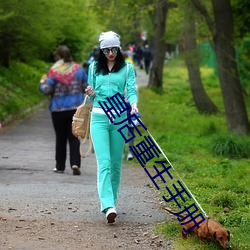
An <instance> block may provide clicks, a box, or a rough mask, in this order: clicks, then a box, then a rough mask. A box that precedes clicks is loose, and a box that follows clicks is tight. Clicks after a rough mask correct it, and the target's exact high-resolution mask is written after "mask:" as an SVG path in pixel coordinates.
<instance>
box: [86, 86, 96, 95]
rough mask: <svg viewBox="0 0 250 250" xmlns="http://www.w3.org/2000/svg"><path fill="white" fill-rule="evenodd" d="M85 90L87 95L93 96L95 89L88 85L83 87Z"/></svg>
mask: <svg viewBox="0 0 250 250" xmlns="http://www.w3.org/2000/svg"><path fill="white" fill-rule="evenodd" d="M85 92H86V94H87V95H88V96H93V97H94V96H95V90H94V89H93V88H92V87H90V86H88V87H87V88H86V89H85Z"/></svg>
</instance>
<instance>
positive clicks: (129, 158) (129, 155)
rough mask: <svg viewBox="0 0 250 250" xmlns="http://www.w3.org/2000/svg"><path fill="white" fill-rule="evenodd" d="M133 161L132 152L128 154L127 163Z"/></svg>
mask: <svg viewBox="0 0 250 250" xmlns="http://www.w3.org/2000/svg"><path fill="white" fill-rule="evenodd" d="M132 159H133V154H132V153H131V152H128V154H127V161H130V160H132Z"/></svg>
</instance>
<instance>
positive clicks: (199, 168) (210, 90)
mask: <svg viewBox="0 0 250 250" xmlns="http://www.w3.org/2000/svg"><path fill="white" fill-rule="evenodd" d="M214 1H215V0H206V1H202V2H203V4H204V5H205V7H206V10H207V13H208V14H209V16H207V17H208V18H209V17H212V19H214V17H213V15H212V14H213V9H212V5H211V2H214ZM222 1H225V2H228V1H229V0H222ZM191 2H194V3H196V4H197V3H198V4H199V3H200V1H198V0H190V1H189V0H178V1H177V0H176V1H174V0H173V1H168V0H141V1H133V0H122V1H117V0H110V1H106V0H78V1H68V2H67V1H63V0H57V1H53V0H50V1H48V0H36V1H35V8H34V1H32V0H25V1H17V0H1V1H0V123H2V124H4V125H6V124H7V123H8V121H9V119H8V118H9V117H10V116H11V117H12V120H13V119H14V120H15V119H17V118H20V114H21V115H22V114H23V112H22V111H23V110H27V109H28V108H29V109H30V108H31V107H32V108H35V107H36V105H39V104H40V103H43V102H44V101H45V103H46V104H45V105H47V101H48V98H47V97H44V96H43V95H42V94H41V93H39V91H38V83H39V80H40V78H41V76H42V75H43V74H44V73H46V72H47V71H48V69H49V67H50V66H51V65H52V63H53V51H54V50H55V48H56V47H57V46H58V45H61V44H66V45H67V46H68V47H69V48H70V49H71V51H72V54H73V57H74V59H75V60H76V61H77V62H78V63H80V64H82V63H83V61H86V60H88V56H89V53H90V51H91V50H92V47H93V46H94V45H97V44H98V39H97V38H98V34H100V32H102V31H106V30H114V31H116V32H117V33H119V34H120V35H121V38H122V39H121V40H122V46H123V48H126V45H128V44H130V43H135V44H140V43H146V42H147V43H149V44H150V45H151V46H153V45H154V39H155V37H156V34H155V32H156V30H155V22H156V21H157V19H156V17H157V14H156V10H157V4H163V3H167V4H168V5H167V6H168V7H169V9H168V12H167V15H166V20H164V21H166V23H165V32H164V34H163V37H164V39H162V37H161V40H163V41H164V44H168V45H174V46H175V47H176V48H179V53H176V51H174V53H173V55H174V59H171V60H169V61H168V62H167V63H166V61H165V58H163V59H164V60H163V61H162V63H164V64H163V65H162V74H161V76H160V77H162V85H161V86H157V85H155V86H154V85H153V86H151V85H148V88H141V89H140V90H139V95H140V103H139V108H140V111H141V116H142V120H143V123H144V124H145V125H146V126H147V128H148V129H149V131H150V132H152V134H153V136H154V137H155V139H156V140H157V142H158V143H159V145H160V146H161V148H162V149H163V151H164V152H165V153H166V154H167V156H168V157H169V160H170V161H171V162H172V163H173V165H175V166H176V169H177V170H178V173H179V174H180V175H181V177H182V178H183V179H184V181H185V182H186V183H187V185H188V187H189V188H190V190H191V191H192V192H193V193H194V194H195V196H196V198H197V200H198V201H199V202H200V203H201V205H202V207H203V208H204V210H205V211H206V212H207V213H208V215H209V216H211V217H212V218H214V219H217V220H218V221H220V222H221V223H222V224H223V225H224V226H225V227H227V228H229V229H230V231H231V233H232V237H231V242H232V247H233V249H234V250H238V249H239V250H241V249H242V250H243V249H249V248H250V242H249V236H248V234H249V231H250V228H249V227H250V215H249V196H248V194H249V165H250V161H249V159H250V148H249V147H250V146H249V145H250V142H249V135H247V134H243V135H239V134H237V133H232V132H231V131H228V124H227V119H226V118H225V104H224V102H223V91H222V88H221V85H220V78H219V76H218V67H217V63H216V61H215V60H214V61H213V63H212V65H210V64H209V62H208V57H209V56H210V55H212V54H215V50H213V48H214V43H213V34H212V33H211V32H210V29H209V26H208V25H207V24H206V21H205V19H204V16H203V15H202V14H201V13H199V11H198V10H197V9H195V8H193V9H192V11H191V12H190V11H187V8H190V6H188V5H187V4H188V3H191ZM217 2H219V1H217ZM170 3H171V4H170ZM249 3H250V2H249V1H247V0H231V4H232V11H233V17H234V35H233V36H234V37H233V38H234V41H235V48H236V52H237V53H236V54H237V58H236V59H237V67H238V71H239V77H240V85H241V88H242V93H243V98H244V101H245V106H246V109H247V113H248V114H249V113H250V99H249V95H250V82H249V78H250V75H249V74H250V70H249V65H250V53H249V48H250V32H249V27H250V23H249V22H250V18H249V13H248V12H247V11H245V10H246V9H249V8H248V7H250V6H249ZM200 9H202V8H200ZM190 13H191V17H194V18H195V27H196V33H195V40H196V48H201V47H202V46H203V45H204V44H207V43H208V44H210V48H211V51H210V50H209V52H208V53H207V54H206V55H204V54H203V52H202V50H199V51H198V50H196V48H195V58H196V62H195V63H196V66H198V67H199V70H200V75H201V84H202V85H201V86H203V87H204V90H205V92H206V94H207V96H208V97H209V98H210V99H211V101H212V102H213V104H214V105H215V106H216V107H217V108H218V112H214V113H213V112H212V113H209V112H200V110H199V107H197V104H196V102H195V100H196V96H195V94H194V93H193V92H192V91H191V90H192V85H191V82H190V78H189V74H188V70H187V64H186V63H188V62H189V63H190V62H194V61H192V57H191V58H190V57H187V56H188V54H187V53H186V52H187V51H185V50H184V48H185V46H183V44H184V43H185V38H186V37H187V35H189V34H187V32H186V30H187V26H186V25H185V24H187V22H188V21H187V20H189V22H190V23H189V24H190V25H192V23H191V21H192V20H191V21H190ZM191 19H192V18H191ZM158 21H159V20H158ZM189 27H190V26H189ZM144 30H146V31H147V41H142V40H141V38H140V33H141V32H142V31H144ZM188 33H190V32H188ZM177 45H178V47H177ZM153 49H154V50H157V49H158V50H159V51H158V53H159V54H160V53H161V54H162V55H164V54H165V49H166V48H165V47H164V48H158V47H157V48H153ZM200 52H201V53H200ZM215 57H216V56H215ZM197 58H198V59H199V60H197ZM187 59H191V60H190V61H188V60H187ZM153 63H154V64H155V65H154V66H155V68H156V69H158V68H160V67H158V63H159V62H153ZM227 70H228V71H231V69H227ZM248 117H249V115H248ZM145 135H147V134H146V133H145ZM138 142H139V141H138ZM133 164H136V160H133ZM148 165H150V164H148ZM176 178H177V176H175V178H174V180H177V179H176ZM162 187H164V186H163V184H162ZM163 193H164V191H161V192H160V194H159V195H160V197H161V196H162V195H164V194H163ZM171 207H172V209H173V210H178V209H177V207H176V206H174V204H171ZM156 232H157V233H163V234H164V235H165V236H166V238H168V239H169V238H171V239H175V243H174V244H175V247H176V249H201V248H200V245H199V241H198V240H197V239H195V238H191V240H189V241H186V242H184V241H183V240H181V239H179V238H178V237H177V236H178V235H179V233H180V223H179V222H178V221H177V219H175V220H173V222H171V223H169V222H166V223H162V224H160V225H157V227H156ZM203 247H204V249H217V246H215V245H214V244H212V243H211V244H208V245H204V246H203Z"/></svg>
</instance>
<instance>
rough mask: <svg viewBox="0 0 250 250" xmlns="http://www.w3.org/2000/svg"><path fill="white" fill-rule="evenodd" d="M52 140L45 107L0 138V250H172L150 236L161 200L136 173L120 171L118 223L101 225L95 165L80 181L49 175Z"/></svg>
mask: <svg viewBox="0 0 250 250" xmlns="http://www.w3.org/2000/svg"><path fill="white" fill-rule="evenodd" d="M54 166H55V161H54V132H53V129H52V124H51V119H50V114H49V112H48V110H47V107H45V108H44V109H41V110H39V111H38V112H36V113H35V114H34V115H32V116H30V117H28V118H26V119H25V120H23V121H21V122H20V123H18V124H16V125H15V126H12V127H9V128H4V129H1V130H0V250H5V249H18V250H19V249H53V250H57V249H58V250H62V249H70V250H71V249H72V250H76V249H102V250H104V249H173V248H172V242H171V241H168V242H167V241H163V240H162V238H161V237H160V236H155V235H154V233H153V227H154V225H155V224H156V223H160V222H162V221H166V220H167V219H168V215H167V214H166V212H164V211H163V210H161V209H160V206H159V204H160V201H161V199H160V198H159V194H158V193H157V192H156V189H155V188H151V180H150V179H149V178H148V176H147V175H146V173H145V172H144V171H143V170H142V169H141V168H140V167H134V166H132V165H126V162H125V164H124V165H123V178H122V185H121V189H120V199H119V202H118V204H117V210H118V217H117V219H116V223H115V224H114V225H108V224H107V223H106V219H105V216H104V215H103V214H102V213H101V212H100V207H99V199H98V195H97V188H96V161H95V156H94V155H93V154H92V155H90V156H89V157H88V158H86V159H84V160H82V166H81V170H82V175H81V176H73V175H72V172H71V169H70V167H69V163H68V166H67V169H66V172H65V173H64V174H56V173H53V171H52V169H53V168H54Z"/></svg>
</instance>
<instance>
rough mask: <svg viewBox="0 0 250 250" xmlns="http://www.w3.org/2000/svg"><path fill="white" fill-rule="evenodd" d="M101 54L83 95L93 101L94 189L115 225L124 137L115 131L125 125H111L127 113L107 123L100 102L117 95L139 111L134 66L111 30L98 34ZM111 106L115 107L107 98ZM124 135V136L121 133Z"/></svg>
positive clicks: (132, 112) (108, 217) (107, 119)
mask: <svg viewBox="0 0 250 250" xmlns="http://www.w3.org/2000/svg"><path fill="white" fill-rule="evenodd" d="M99 42H100V53H99V57H98V58H97V60H96V61H95V62H94V63H92V64H91V65H90V67H89V73H88V83H89V86H88V87H87V88H86V93H87V95H88V96H90V98H91V99H92V100H93V109H92V113H91V124H90V134H91V138H92V140H93V145H94V150H95V155H96V159H97V169H98V170H97V189H98V194H99V198H100V203H101V211H102V212H103V213H105V214H106V218H107V222H108V223H113V222H115V218H116V216H117V211H116V202H117V199H118V189H119V186H120V179H121V167H122V155H123V150H124V144H125V141H124V138H123V137H122V136H121V134H120V133H119V132H118V131H117V130H118V129H119V128H121V127H122V126H124V123H122V124H119V125H114V123H119V122H121V121H123V120H125V119H126V118H127V114H126V112H123V113H121V114H120V117H119V116H117V115H116V116H115V118H114V121H113V123H112V122H111V121H110V120H109V118H108V117H107V115H106V113H105V112H104V110H103V109H102V108H101V106H100V104H99V102H101V103H102V102H104V101H105V102H106V101H107V99H106V98H111V97H112V96H114V95H115V94H117V93H118V92H119V94H120V95H122V96H124V95H125V93H124V89H125V88H126V92H127V98H128V100H129V103H130V105H131V114H135V113H137V112H138V108H137V94H136V88H135V70H134V66H133V65H132V64H130V63H126V62H125V60H124V58H123V55H122V53H121V47H120V46H121V45H120V36H119V35H118V34H116V33H115V32H113V31H108V32H104V33H102V34H100V36H99ZM110 101H111V102H112V104H113V105H115V104H114V103H113V101H112V99H110ZM123 132H124V134H125V133H126V131H125V130H123Z"/></svg>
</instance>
